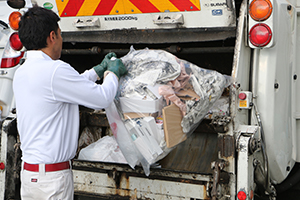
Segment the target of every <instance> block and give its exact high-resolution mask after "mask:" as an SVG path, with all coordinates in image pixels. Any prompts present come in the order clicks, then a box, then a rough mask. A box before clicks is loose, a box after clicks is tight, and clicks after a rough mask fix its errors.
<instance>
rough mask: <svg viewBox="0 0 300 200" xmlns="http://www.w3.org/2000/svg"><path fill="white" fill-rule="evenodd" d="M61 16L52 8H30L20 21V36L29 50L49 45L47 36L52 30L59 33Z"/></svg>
mask: <svg viewBox="0 0 300 200" xmlns="http://www.w3.org/2000/svg"><path fill="white" fill-rule="evenodd" d="M59 20H60V18H59V17H58V16H57V15H56V14H55V13H54V12H53V11H51V10H48V9H45V8H42V7H39V6H34V7H32V8H30V9H29V10H28V11H27V12H26V13H25V14H24V15H23V16H22V17H21V20H20V22H19V37H20V40H21V42H22V44H23V45H24V46H25V48H26V49H27V50H38V49H42V48H45V47H47V37H48V36H49V35H50V33H51V31H54V32H55V34H57V30H58V23H57V22H58V21H59Z"/></svg>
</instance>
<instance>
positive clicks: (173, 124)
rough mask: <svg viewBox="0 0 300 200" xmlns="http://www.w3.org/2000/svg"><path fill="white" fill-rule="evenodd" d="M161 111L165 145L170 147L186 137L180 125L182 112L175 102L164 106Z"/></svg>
mask: <svg viewBox="0 0 300 200" xmlns="http://www.w3.org/2000/svg"><path fill="white" fill-rule="evenodd" d="M162 112H163V121H164V132H165V139H166V143H167V147H168V148H171V147H173V146H175V145H177V144H179V143H180V142H183V141H184V140H186V138H187V137H186V134H185V133H184V132H183V131H182V127H181V120H182V114H181V111H180V109H179V108H178V107H177V106H176V105H175V104H172V105H169V106H166V107H164V108H163V110H162Z"/></svg>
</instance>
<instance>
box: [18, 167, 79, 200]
mask: <svg viewBox="0 0 300 200" xmlns="http://www.w3.org/2000/svg"><path fill="white" fill-rule="evenodd" d="M41 169H42V170H41ZM44 169H45V165H44V164H40V171H39V172H31V171H27V170H24V169H23V163H22V170H21V199H22V200H72V199H74V184H73V173H72V169H66V170H61V171H56V172H45V170H44Z"/></svg>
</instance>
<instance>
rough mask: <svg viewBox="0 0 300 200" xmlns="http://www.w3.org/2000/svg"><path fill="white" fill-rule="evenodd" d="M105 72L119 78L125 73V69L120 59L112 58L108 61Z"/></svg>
mask: <svg viewBox="0 0 300 200" xmlns="http://www.w3.org/2000/svg"><path fill="white" fill-rule="evenodd" d="M107 72H112V73H114V74H115V75H116V76H117V77H118V79H120V77H121V76H123V75H125V74H127V69H126V67H125V65H124V64H123V62H122V60H121V59H119V58H112V59H111V60H110V62H109V63H108V66H107ZM105 73H106V72H105Z"/></svg>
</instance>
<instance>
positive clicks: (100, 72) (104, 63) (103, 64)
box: [93, 52, 117, 79]
mask: <svg viewBox="0 0 300 200" xmlns="http://www.w3.org/2000/svg"><path fill="white" fill-rule="evenodd" d="M112 57H117V55H116V54H115V53H114V52H111V53H108V54H106V56H105V57H104V59H103V60H102V62H101V63H100V64H99V65H96V66H95V67H93V69H94V70H95V72H96V73H97V75H98V77H99V79H101V78H102V77H103V74H104V72H105V71H106V70H107V67H108V63H109V62H111V60H110V59H111V58H112Z"/></svg>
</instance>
